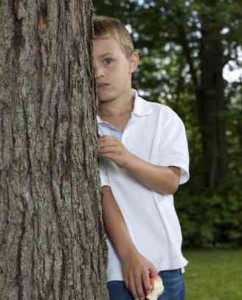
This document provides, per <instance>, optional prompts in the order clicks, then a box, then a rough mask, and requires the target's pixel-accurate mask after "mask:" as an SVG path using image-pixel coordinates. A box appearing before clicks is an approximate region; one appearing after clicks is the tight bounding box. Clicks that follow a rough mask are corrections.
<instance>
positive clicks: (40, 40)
mask: <svg viewBox="0 0 242 300" xmlns="http://www.w3.org/2000/svg"><path fill="white" fill-rule="evenodd" d="M91 16H92V3H91V0H82V1H79V0H69V1H64V0H59V1H55V0H48V1H47V0H36V1H30V0H9V1H6V0H0V28H1V31H0V32H1V33H0V34H1V36H0V291H1V292H0V299H4V300H7V299H9V300H15V299H16V300H17V299H18V300H25V299H26V300H30V299H31V300H40V299H41V300H48V299H56V300H61V299H71V300H74V299H78V300H82V299H83V300H84V299H89V300H92V299H98V300H100V299H107V293H106V287H105V269H106V266H105V264H106V245H105V236H104V230H103V224H102V213H101V201H100V193H99V174H98V168H97V147H96V129H95V107H96V104H95V93H94V81H93V73H92V61H91V60H92V59H91V41H90V39H91V33H92V25H91Z"/></svg>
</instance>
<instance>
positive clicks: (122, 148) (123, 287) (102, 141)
mask: <svg viewBox="0 0 242 300" xmlns="http://www.w3.org/2000/svg"><path fill="white" fill-rule="evenodd" d="M93 56H94V66H95V76H96V81H97V93H98V100H99V111H98V128H99V135H100V138H99V154H100V158H101V159H100V161H101V163H100V173H101V181H102V182H101V183H102V196H103V199H102V201H103V215H104V222H105V227H106V230H107V234H108V237H109V241H108V250H109V254H108V268H107V280H108V289H109V294H110V299H111V300H121V299H122V300H128V299H130V300H132V299H145V296H146V294H148V293H149V292H150V291H151V290H152V285H151V282H150V277H152V276H154V274H159V276H161V278H162V279H163V284H164V293H163V294H162V296H160V297H159V300H182V299H184V297H185V296H184V294H185V291H184V282H183V276H182V269H183V268H184V267H185V266H186V264H187V261H186V259H185V258H184V257H183V255H182V253H181V242H182V237H181V231H180V225H179V222H178V218H177V215H176V212H175V209H174V203H173V194H174V193H175V191H176V190H177V188H178V185H179V184H182V183H185V182H186V181H187V180H188V178H189V171H188V164H189V157H188V148H187V140H186V134H185V129H184V125H183V123H182V121H181V120H180V118H179V117H178V116H177V115H176V113H175V112H173V111H172V110H171V109H170V108H168V107H167V106H165V105H161V104H157V103H149V102H147V101H145V100H144V99H142V98H140V97H139V96H138V94H137V92H136V91H134V90H133V89H132V84H131V82H132V73H133V72H134V71H135V70H136V68H137V65H138V62H139V57H138V54H137V53H136V52H135V51H134V49H133V43H132V40H131V37H130V35H129V33H128V31H127V30H126V28H125V27H124V26H123V25H122V24H121V23H120V21H119V20H117V19H114V18H110V17H94V38H93ZM114 199H115V200H114Z"/></svg>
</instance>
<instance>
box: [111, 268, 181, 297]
mask: <svg viewBox="0 0 242 300" xmlns="http://www.w3.org/2000/svg"><path fill="white" fill-rule="evenodd" d="M159 275H160V277H161V278H162V280H163V285H164V292H163V294H162V295H161V296H160V297H159V298H158V300H185V285H184V280H183V275H182V272H181V270H180V269H179V270H173V271H161V272H160V273H159ZM107 286H108V291H109V297H110V300H134V297H133V296H132V294H131V293H130V292H129V290H128V289H127V288H126V287H125V285H124V282H123V281H109V282H108V284H107Z"/></svg>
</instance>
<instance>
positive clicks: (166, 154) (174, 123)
mask: <svg viewBox="0 0 242 300" xmlns="http://www.w3.org/2000/svg"><path fill="white" fill-rule="evenodd" d="M163 117H164V116H163ZM163 121H164V120H163ZM158 152H159V154H158V156H159V164H160V165H162V166H166V167H169V166H175V167H179V168H180V169H181V177H180V184H183V183H185V182H187V181H188V179H189V152H188V143H187V137H186V130H185V126H184V124H183V122H182V120H181V119H180V117H179V116H178V115H177V114H176V113H175V112H173V111H172V110H171V109H168V111H167V113H166V116H165V122H163V127H162V138H161V140H160V144H159V151H158Z"/></svg>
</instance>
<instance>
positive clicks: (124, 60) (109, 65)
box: [93, 36, 138, 102]
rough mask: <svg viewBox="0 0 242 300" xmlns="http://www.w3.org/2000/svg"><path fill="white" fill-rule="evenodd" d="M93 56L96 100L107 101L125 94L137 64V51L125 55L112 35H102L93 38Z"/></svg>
mask: <svg viewBox="0 0 242 300" xmlns="http://www.w3.org/2000/svg"><path fill="white" fill-rule="evenodd" d="M93 58H94V67H95V77H96V81H97V88H98V100H99V101H100V102H108V101H113V100H115V99H118V98H122V96H124V95H126V94H127V92H129V91H130V89H131V75H132V73H133V72H134V71H135V69H136V67H137V64H138V55H137V53H133V54H131V55H130V57H127V56H126V55H125V53H124V51H123V50H122V48H121V45H120V44H119V43H118V42H117V41H116V40H115V39H114V38H113V37H111V36H103V37H100V38H95V39H94V40H93Z"/></svg>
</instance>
